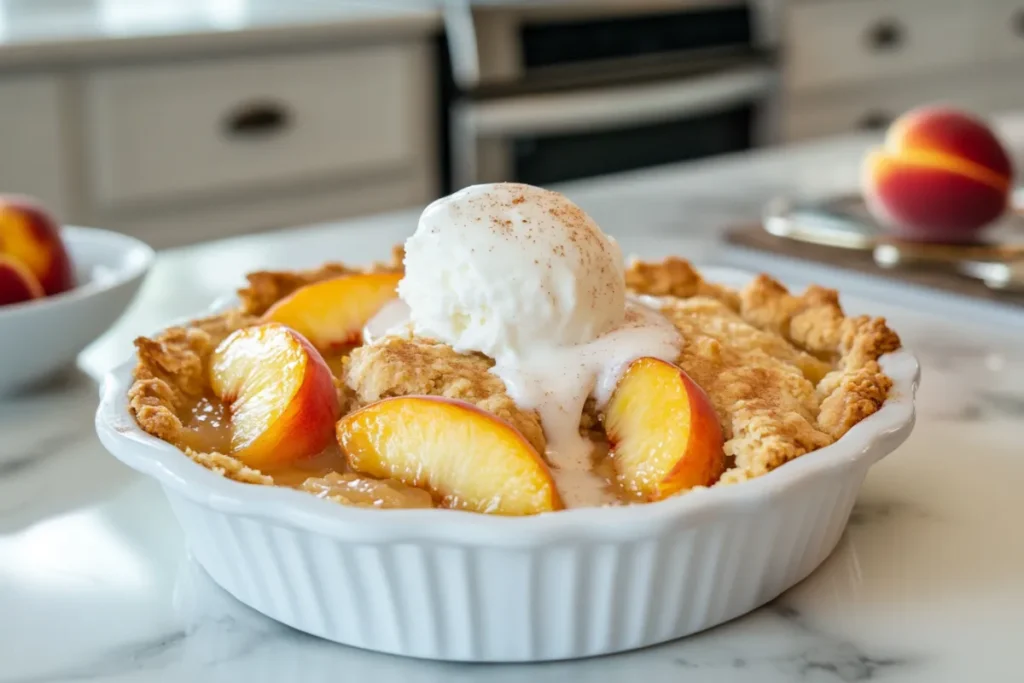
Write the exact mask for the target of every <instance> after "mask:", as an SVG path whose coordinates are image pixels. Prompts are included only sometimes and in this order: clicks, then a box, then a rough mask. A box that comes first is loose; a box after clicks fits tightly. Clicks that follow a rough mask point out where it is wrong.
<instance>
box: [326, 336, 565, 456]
mask: <svg viewBox="0 0 1024 683" xmlns="http://www.w3.org/2000/svg"><path fill="white" fill-rule="evenodd" d="M493 366H494V361H493V360H491V359H490V358H488V357H487V356H484V355H483V354H479V353H473V354H461V353H456V352H455V350H454V349H452V347H450V346H448V345H446V344H441V343H440V342H435V341H432V340H429V339H414V338H412V337H385V338H383V339H381V340H380V341H379V342H378V343H376V344H368V345H366V346H361V347H359V348H357V349H356V350H355V351H353V352H352V356H351V360H350V362H349V364H348V368H347V372H346V374H345V383H346V384H347V385H348V386H350V387H352V389H353V390H354V391H355V394H356V397H357V398H358V401H359V403H360V404H361V405H365V404H367V403H373V402H374V401H379V400H380V399H382V398H388V397H391V396H407V395H410V394H429V395H431V396H444V397H447V398H457V399H460V400H463V401H467V402H468V403H472V404H473V405H475V406H476V407H478V408H481V409H483V410H486V411H487V412H489V413H493V414H495V415H497V416H498V417H500V418H502V419H503V420H505V421H506V422H508V423H509V424H511V425H512V426H513V427H515V428H516V429H518V430H519V432H520V433H521V434H522V435H523V436H525V437H526V440H527V441H529V442H530V444H531V445H532V446H533V447H534V448H536V449H537V452H538V453H543V452H544V447H545V440H544V431H543V430H542V429H541V426H540V417H539V416H538V415H537V413H536V412H534V411H532V410H523V409H522V408H520V407H519V406H517V405H516V404H515V402H514V401H513V400H512V399H511V398H510V397H509V395H508V394H507V393H506V392H505V385H504V383H503V382H502V381H501V379H500V378H499V377H498V376H497V375H495V374H492V373H491V372H489V370H490V369H491V368H492V367H493Z"/></svg>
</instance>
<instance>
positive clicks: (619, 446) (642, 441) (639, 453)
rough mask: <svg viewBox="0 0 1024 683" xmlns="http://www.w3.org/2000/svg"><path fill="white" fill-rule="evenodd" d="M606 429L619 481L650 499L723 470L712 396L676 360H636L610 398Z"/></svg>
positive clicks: (702, 481)
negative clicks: (676, 363)
mask: <svg viewBox="0 0 1024 683" xmlns="http://www.w3.org/2000/svg"><path fill="white" fill-rule="evenodd" d="M605 430H606V432H607V434H608V442H609V444H610V445H611V449H612V461H613V462H614V464H615V470H616V474H617V476H618V479H619V481H620V483H621V484H622V485H623V486H624V487H625V488H626V489H628V490H629V491H631V492H633V493H636V494H639V495H640V496H642V497H643V498H645V499H647V500H651V501H654V500H662V499H664V498H667V497H669V496H671V495H673V494H675V493H679V492H680V491H686V490H689V489H691V488H693V487H694V486H709V485H711V484H713V483H714V482H715V481H716V480H717V479H718V477H719V476H721V474H722V472H723V471H724V470H725V454H724V452H723V450H722V443H723V440H722V428H721V426H720V425H719V423H718V415H717V414H716V413H715V409H714V407H713V406H712V405H711V400H710V399H709V398H708V396H707V394H705V393H704V390H703V389H701V388H700V387H699V386H698V385H697V383H696V382H694V381H693V380H692V379H690V377H689V376H688V375H687V374H686V373H685V372H683V371H682V370H681V369H680V368H678V367H676V366H675V365H673V364H672V363H667V362H665V361H663V360H658V359H657V358H639V359H637V360H635V361H633V362H632V363H631V364H630V365H629V367H628V368H627V369H626V372H625V373H624V374H623V376H622V378H621V379H620V380H619V383H618V385H617V386H616V387H615V391H614V393H613V394H612V398H611V400H610V401H609V402H608V406H607V408H606V410H605Z"/></svg>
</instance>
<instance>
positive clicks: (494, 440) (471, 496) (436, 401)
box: [337, 396, 562, 515]
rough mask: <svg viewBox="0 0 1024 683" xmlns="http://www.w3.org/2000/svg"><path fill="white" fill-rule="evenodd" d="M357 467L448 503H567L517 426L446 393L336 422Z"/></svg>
mask: <svg viewBox="0 0 1024 683" xmlns="http://www.w3.org/2000/svg"><path fill="white" fill-rule="evenodd" d="M337 435H338V443H339V444H340V445H341V450H342V452H343V453H344V454H345V456H346V457H347V458H348V462H349V464H350V465H351V466H352V468H353V469H354V470H356V471H358V472H363V473H365V474H369V475H371V476H374V477H378V478H381V479H385V478H390V479H396V480H398V481H400V482H402V483H403V484H406V485H409V486H418V487H420V488H424V489H427V490H428V491H430V492H431V493H433V494H434V495H435V496H436V497H438V498H440V499H441V502H442V505H443V506H444V507H450V508H458V509H462V510H472V511H475V512H489V513H493V514H498V515H533V514H537V513H540V512H550V511H551V510H558V509H560V508H561V507H562V502H561V499H560V498H559V497H558V491H557V490H556V489H555V482H554V480H553V479H552V477H551V472H550V470H548V466H547V465H546V464H545V463H544V461H543V460H542V459H541V457H540V456H539V455H538V454H537V451H536V450H534V448H533V447H532V446H531V445H530V444H529V442H528V441H527V440H526V439H525V438H523V435H522V434H520V433H519V432H518V431H517V430H516V429H515V428H514V427H513V426H512V425H510V424H508V423H507V422H505V421H504V420H502V419H501V418H499V417H497V416H496V415H493V414H491V413H488V412H485V411H483V410H481V409H479V408H477V407H476V406H474V405H472V404H469V403H465V402H463V401H457V400H453V399H449V398H442V397H440V396H400V397H397V398H386V399H384V400H382V401H377V402H376V403H372V404H370V405H368V406H366V407H365V408H362V409H361V410H358V411H356V412H354V413H352V414H350V415H347V416H346V417H344V418H343V419H342V420H340V421H339V422H338V428H337Z"/></svg>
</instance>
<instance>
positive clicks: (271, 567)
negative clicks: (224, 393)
mask: <svg viewBox="0 0 1024 683" xmlns="http://www.w3.org/2000/svg"><path fill="white" fill-rule="evenodd" d="M709 271H710V272H713V271H711V269H708V271H705V272H709ZM730 279H732V278H730ZM134 364H135V360H134V359H131V360H129V361H127V362H126V363H125V364H123V365H122V366H120V367H118V368H117V369H115V370H113V371H112V372H111V373H110V374H109V375H108V376H107V377H106V378H105V380H104V384H103V389H102V391H101V402H100V407H99V410H98V412H97V415H96V428H97V432H98V433H99V437H100V440H101V441H102V442H103V444H104V446H106V448H107V449H108V450H109V451H110V452H111V453H113V454H114V456H115V457H117V458H118V459H120V460H121V461H122V462H124V463H126V464H127V465H129V466H130V467H133V468H134V469H136V470H139V471H140V472H143V473H145V474H148V475H150V476H152V477H154V478H155V479H157V480H158V481H159V482H160V483H161V484H162V485H163V488H164V491H165V493H166V494H167V498H168V500H169V501H170V503H171V506H172V508H173V509H174V512H175V514H176V515H177V517H178V520H179V522H180V523H181V525H182V527H183V528H184V531H185V535H186V537H187V538H188V543H189V545H190V547H191V549H192V551H193V553H194V554H195V557H196V559H197V560H198V561H199V562H200V564H202V566H203V567H204V568H205V569H206V571H207V572H208V573H209V574H210V576H212V577H213V579H214V580H215V581H216V582H217V583H218V584H220V585H221V586H222V587H223V588H224V589H225V590H227V591H228V592H229V593H231V594H232V595H234V596H235V597H236V598H238V599H239V600H240V601H242V602H243V603H245V604H247V605H249V606H250V607H252V608H254V609H256V610H258V611H260V612H262V613H263V614H265V615H267V616H269V617H271V618H272V619H276V620H277V621H281V622H283V623H285V624H288V625H290V626H293V627H294V628H297V629H299V630H302V631H306V632H307V633H312V634H315V635H318V636H321V637H323V638H327V639H329V640H333V641H337V642H339V643H344V644H347V645H354V646H356V647H361V648H367V649H371V650H378V651H381V652H388V653H394V654H401V655H408V656H413V657H423V658H428V659H443V660H460V661H473V662H485V661H486V662H494V661H503V662H511V661H518V662H523V661H541V660H556V659H572V658H577V657H587V656H592V655H601V654H608V653H612V652H619V651H623V650H630V649H633V648H639V647H644V646H647V645H653V644H655V643H660V642H664V641H668V640H673V639H676V638H679V637H681V636H685V635H688V634H690V633H694V632H696V631H700V630H703V629H706V628H709V627H711V626H715V625H716V624H720V623H722V622H724V621H727V620H729V619H732V618H734V617H737V616H739V615H741V614H744V613H746V612H748V611H750V610H752V609H755V608H757V607H759V606H760V605H763V604H764V603H766V602H768V601H769V600H771V599H772V598H774V597H775V596H777V595H779V594H780V593H781V592H782V591H784V590H786V589H787V588H789V587H791V586H793V585H794V584H796V583H797V582H799V581H800V580H802V579H803V578H804V577H806V576H807V575H808V574H810V573H811V572H812V571H813V570H814V569H815V568H816V567H817V566H818V565H819V564H820V563H821V562H822V561H823V560H824V559H825V558H826V557H827V556H828V554H829V553H830V552H831V551H832V549H833V548H834V547H835V545H836V543H837V542H838V540H839V537H840V535H841V534H842V532H843V529H844V528H845V526H846V521H847V518H848V517H849V515H850V510H851V509H852V507H853V503H854V499H855V497H856V495H857V491H858V489H859V488H860V485H861V482H862V481H863V480H864V476H865V474H866V473H867V470H868V468H869V467H870V466H871V465H872V464H873V463H875V462H876V461H877V460H879V459H880V458H882V457H883V456H884V455H886V454H887V453H889V452H891V451H892V450H893V449H895V448H896V447H897V446H899V445H900V444H901V443H902V442H903V441H904V440H905V439H906V437H907V436H908V435H909V434H910V430H911V428H912V427H913V423H914V393H915V391H916V388H917V382H918V378H919V370H918V363H917V361H916V359H915V358H914V357H913V355H911V354H910V353H909V352H907V351H905V350H901V351H897V352H896V353H893V354H890V355H889V356H887V357H885V358H883V359H882V364H883V367H884V368H885V370H886V372H887V373H889V375H890V376H891V377H892V378H893V381H894V383H895V386H894V390H893V392H892V395H891V397H890V398H889V400H888V401H886V403H885V405H884V406H883V407H882V409H881V410H879V411H878V412H877V413H875V414H874V415H872V416H871V417H869V418H867V419H866V420H864V421H862V422H861V423H860V424H858V425H856V426H855V427H853V429H851V430H850V431H849V433H847V434H846V435H845V436H844V437H843V438H842V439H840V440H839V441H838V442H836V443H835V444H833V445H831V446H829V447H828V448H823V449H821V450H819V451H815V452H813V453H809V454H807V455H805V456H803V457H801V458H798V459H797V460H795V461H793V462H790V463H788V464H786V465H784V466H783V467H780V468H779V469H777V470H775V471H774V472H771V473H769V474H767V475H765V476H763V477H760V478H758V479H754V480H752V481H748V482H744V483H741V484H737V485H735V486H729V487H724V488H721V489H712V490H706V491H697V492H693V493H690V494H688V495H685V496H681V497H678V498H673V499H670V500H667V501H663V502H660V503H653V504H648V505H635V506H629V507H618V508H582V509H572V510H565V511H561V512H554V513H548V514H544V515H538V516H535V517H524V518H503V517H493V516H488V515H481V514H475V513H470V512H462V511H454V510H372V509H362V508H350V507H344V506H341V505H337V504H335V503H331V502H328V501H324V500H321V499H318V498H316V497H314V496H311V495H309V494H306V493H301V492H298V491H294V490H291V489H286V488H267V487H262V486H252V485H247V484H240V483H237V482H234V481H230V480H228V479H225V478H223V477H221V476H219V475H217V474H214V473H213V472H211V471H209V470H207V469H205V468H203V467H201V466H199V465H197V464H195V463H193V462H192V461H191V460H189V459H188V458H187V457H185V456H184V455H183V454H182V453H181V452H180V451H179V450H178V449H177V448H175V447H174V446H172V445H170V444H168V443H166V442H164V441H161V440H159V439H156V438H154V437H152V436H149V435H148V434H146V433H144V432H143V431H142V430H141V429H139V427H138V425H136V423H135V421H134V419H133V418H132V416H131V415H130V414H129V412H128V403H127V397H126V394H127V391H128V388H129V386H130V384H131V381H132V378H131V370H132V367H133V366H134Z"/></svg>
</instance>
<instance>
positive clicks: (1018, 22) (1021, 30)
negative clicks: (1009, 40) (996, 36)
mask: <svg viewBox="0 0 1024 683" xmlns="http://www.w3.org/2000/svg"><path fill="white" fill-rule="evenodd" d="M1010 23H1011V24H1012V25H1013V31H1014V33H1016V34H1017V35H1018V36H1020V37H1022V38H1024V9H1019V10H1017V11H1016V12H1014V13H1013V18H1012V19H1010Z"/></svg>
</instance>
